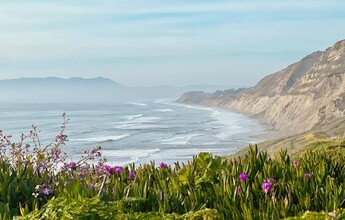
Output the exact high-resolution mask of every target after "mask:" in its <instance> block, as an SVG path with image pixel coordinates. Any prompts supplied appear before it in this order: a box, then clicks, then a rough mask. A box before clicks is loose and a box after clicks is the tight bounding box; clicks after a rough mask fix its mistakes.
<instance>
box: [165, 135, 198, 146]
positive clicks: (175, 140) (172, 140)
mask: <svg viewBox="0 0 345 220" xmlns="http://www.w3.org/2000/svg"><path fill="white" fill-rule="evenodd" d="M197 136H200V134H189V135H183V136H176V135H175V136H172V137H168V138H162V139H160V140H159V143H161V144H167V145H186V144H189V143H190V141H191V140H192V138H194V137H197Z"/></svg>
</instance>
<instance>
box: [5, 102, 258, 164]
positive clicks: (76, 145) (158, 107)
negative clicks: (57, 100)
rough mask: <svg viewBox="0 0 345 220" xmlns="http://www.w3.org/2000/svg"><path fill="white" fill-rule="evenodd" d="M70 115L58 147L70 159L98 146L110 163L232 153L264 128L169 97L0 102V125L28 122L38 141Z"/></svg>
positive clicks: (12, 129)
mask: <svg viewBox="0 0 345 220" xmlns="http://www.w3.org/2000/svg"><path fill="white" fill-rule="evenodd" d="M63 112H65V113H66V114H67V117H68V118H69V119H70V121H69V123H68V125H67V128H66V134H67V135H68V139H69V141H68V142H66V145H64V146H62V151H64V152H66V153H67V154H68V155H69V159H68V161H72V160H78V159H80V158H81V157H82V155H83V152H84V151H85V150H88V149H91V148H93V147H95V146H98V145H99V146H101V147H102V154H103V156H105V157H106V159H107V161H108V164H111V165H128V164H130V163H135V164H136V165H139V164H142V163H146V162H150V161H151V160H153V161H155V162H156V163H157V164H158V163H160V162H164V163H167V164H173V163H174V162H176V161H179V162H186V161H187V160H190V159H192V157H193V156H194V155H197V154H198V153H199V152H211V153H212V154H214V155H230V154H232V153H235V152H237V151H239V150H240V149H242V148H243V147H245V146H248V144H250V143H256V142H259V141H260V140H259V139H257V138H255V137H254V136H256V135H258V134H262V133H263V132H264V128H263V127H262V126H261V125H260V124H259V123H258V122H257V121H255V120H253V119H251V118H248V117H246V116H244V115H241V114H237V113H233V112H229V111H225V110H221V109H216V108H208V107H199V106H189V105H183V104H177V103H175V102H174V101H173V100H172V99H161V100H147V101H140V102H123V103H116V104H91V103H90V104H73V103H69V104H25V105H24V104H2V105H1V107H0V130H2V131H3V133H4V134H7V135H9V134H11V135H13V140H15V141H18V140H19V137H20V134H21V133H24V134H28V132H29V131H30V129H31V125H32V124H35V125H36V126H37V128H38V130H40V139H41V142H42V146H44V145H47V144H48V143H50V141H52V140H54V139H55V137H56V135H57V134H58V132H59V131H60V126H61V124H62V117H61V115H62V113H63Z"/></svg>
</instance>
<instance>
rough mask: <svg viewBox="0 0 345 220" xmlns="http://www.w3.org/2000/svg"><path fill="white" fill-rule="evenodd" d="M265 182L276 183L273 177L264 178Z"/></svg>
mask: <svg viewBox="0 0 345 220" xmlns="http://www.w3.org/2000/svg"><path fill="white" fill-rule="evenodd" d="M266 182H268V183H269V184H271V185H273V184H275V183H276V180H275V179H274V178H268V179H267V180H266Z"/></svg>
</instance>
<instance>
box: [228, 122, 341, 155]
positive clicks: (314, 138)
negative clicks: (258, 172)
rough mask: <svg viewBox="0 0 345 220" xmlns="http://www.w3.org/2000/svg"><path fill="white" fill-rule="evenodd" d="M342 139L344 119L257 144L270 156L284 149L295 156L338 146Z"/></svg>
mask: <svg viewBox="0 0 345 220" xmlns="http://www.w3.org/2000/svg"><path fill="white" fill-rule="evenodd" d="M344 138H345V118H341V119H338V120H336V121H334V122H332V123H330V124H328V125H326V126H323V127H321V128H319V129H315V130H312V131H307V132H303V133H300V134H296V135H291V136H285V137H280V138H277V139H274V138H273V139H271V140H268V141H264V142H262V143H259V144H258V148H259V149H260V150H263V151H267V152H268V153H269V154H270V155H277V154H279V152H280V150H281V149H286V150H287V152H288V154H290V155H292V156H295V155H299V154H301V153H303V152H305V151H308V150H318V149H320V148H322V146H327V145H339V143H340V142H341V141H342V140H343V139H344ZM247 152H248V148H244V149H243V150H241V151H239V152H238V153H237V154H235V155H232V156H231V157H234V156H235V157H236V156H244V155H245V154H246V153H247Z"/></svg>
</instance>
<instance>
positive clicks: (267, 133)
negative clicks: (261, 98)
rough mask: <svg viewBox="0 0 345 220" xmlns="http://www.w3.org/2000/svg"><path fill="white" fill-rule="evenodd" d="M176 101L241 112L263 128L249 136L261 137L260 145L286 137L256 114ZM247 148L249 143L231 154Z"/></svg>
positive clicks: (191, 104)
mask: <svg viewBox="0 0 345 220" xmlns="http://www.w3.org/2000/svg"><path fill="white" fill-rule="evenodd" d="M174 103H176V104H182V105H188V106H196V107H205V108H212V109H215V110H217V109H218V110H223V111H227V112H231V113H235V114H240V115H242V116H245V117H248V118H249V119H251V120H253V121H255V122H256V123H258V124H259V125H260V126H261V127H262V128H263V132H262V133H260V134H256V135H249V137H252V138H255V139H259V141H258V142H257V143H255V144H258V145H260V144H262V143H265V142H269V141H273V140H275V139H280V138H283V137H284V132H283V131H279V130H275V129H274V128H273V127H272V126H270V125H269V124H268V123H266V122H265V121H264V120H263V119H262V118H259V117H255V116H253V115H249V114H245V113H243V112H239V111H235V110H233V109H230V108H227V107H226V106H217V105H212V104H193V103H184V102H178V101H174ZM249 144H250V143H249ZM247 148H248V145H246V146H242V147H240V146H239V150H238V151H237V152H236V153H233V154H230V155H229V156H233V155H238V154H239V153H241V152H243V151H244V150H246V149H247Z"/></svg>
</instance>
